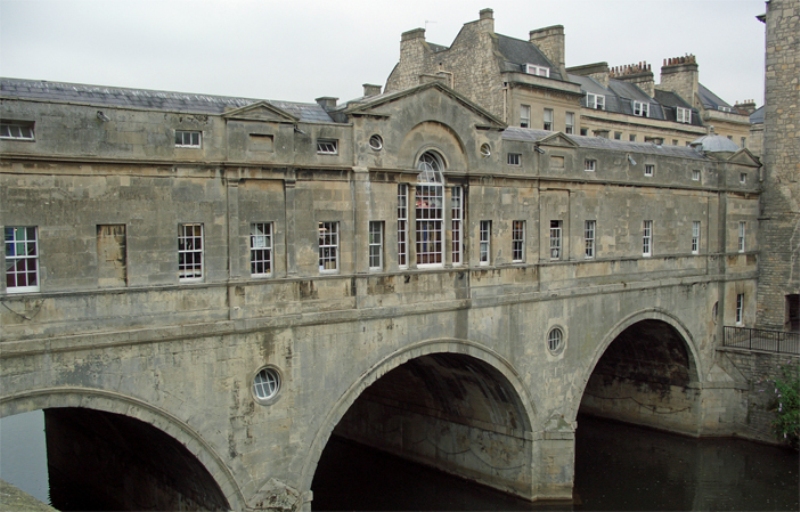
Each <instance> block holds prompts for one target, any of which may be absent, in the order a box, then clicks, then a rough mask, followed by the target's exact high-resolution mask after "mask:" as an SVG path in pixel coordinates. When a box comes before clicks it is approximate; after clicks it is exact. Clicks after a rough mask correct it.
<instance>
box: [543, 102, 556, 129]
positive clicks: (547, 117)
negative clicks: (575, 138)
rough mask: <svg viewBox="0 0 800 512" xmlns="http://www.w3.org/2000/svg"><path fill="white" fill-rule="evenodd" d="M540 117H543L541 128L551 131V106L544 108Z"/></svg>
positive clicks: (552, 117) (552, 115)
mask: <svg viewBox="0 0 800 512" xmlns="http://www.w3.org/2000/svg"><path fill="white" fill-rule="evenodd" d="M542 119H543V123H542V127H543V129H544V130H546V131H548V132H552V131H553V119H554V113H553V109H552V108H546V109H544V114H543V117H542Z"/></svg>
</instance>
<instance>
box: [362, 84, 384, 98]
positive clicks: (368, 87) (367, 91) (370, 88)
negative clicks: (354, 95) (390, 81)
mask: <svg viewBox="0 0 800 512" xmlns="http://www.w3.org/2000/svg"><path fill="white" fill-rule="evenodd" d="M363 87H364V97H365V98H370V97H372V96H377V95H379V94H380V93H381V86H380V85H373V84H363Z"/></svg>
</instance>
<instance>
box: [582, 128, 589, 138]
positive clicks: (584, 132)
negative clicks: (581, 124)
mask: <svg viewBox="0 0 800 512" xmlns="http://www.w3.org/2000/svg"><path fill="white" fill-rule="evenodd" d="M581 135H583V136H584V137H585V136H587V135H589V129H588V128H581Z"/></svg>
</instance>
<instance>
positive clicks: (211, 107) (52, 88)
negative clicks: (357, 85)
mask: <svg viewBox="0 0 800 512" xmlns="http://www.w3.org/2000/svg"><path fill="white" fill-rule="evenodd" d="M0 96H2V97H7V98H22V99H37V100H49V101H59V102H69V103H78V104H84V105H97V106H109V107H134V108H142V109H148V110H161V111H169V112H185V113H195V114H223V113H225V112H226V111H228V110H233V109H235V108H240V107H245V106H247V105H252V104H253V103H258V102H260V101H267V102H268V103H270V104H271V105H273V106H275V107H277V108H279V109H281V110H285V111H286V112H287V113H289V114H291V115H293V116H295V117H296V118H298V119H300V121H303V122H322V123H332V122H333V119H331V117H330V116H329V115H328V113H327V112H325V110H323V108H322V107H321V106H319V104H317V103H295V102H288V101H274V100H261V99H251V98H233V97H227V96H211V95H206V94H192V93H183V92H171V91H154V90H148V89H127V88H122V87H106V86H101V85H86V84H71V83H65V82H48V81H46V80H22V79H18V78H0Z"/></svg>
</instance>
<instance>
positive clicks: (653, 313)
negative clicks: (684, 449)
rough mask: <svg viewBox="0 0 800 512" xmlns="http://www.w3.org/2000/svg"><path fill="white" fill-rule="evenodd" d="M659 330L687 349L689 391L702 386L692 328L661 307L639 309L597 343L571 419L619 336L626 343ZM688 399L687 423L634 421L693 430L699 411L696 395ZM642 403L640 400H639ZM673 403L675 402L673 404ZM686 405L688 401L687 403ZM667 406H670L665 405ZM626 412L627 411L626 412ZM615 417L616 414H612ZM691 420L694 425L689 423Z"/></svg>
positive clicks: (668, 340)
mask: <svg viewBox="0 0 800 512" xmlns="http://www.w3.org/2000/svg"><path fill="white" fill-rule="evenodd" d="M653 332H656V333H659V334H660V335H663V336H664V337H665V338H666V343H671V344H672V345H673V347H672V348H676V346H677V345H679V346H680V348H681V349H682V350H685V369H686V372H685V375H683V372H681V375H682V377H683V378H682V382H683V384H682V385H683V387H684V388H685V390H686V391H687V392H696V391H698V390H699V386H698V383H699V382H702V380H703V374H702V365H701V364H700V355H699V352H698V350H697V343H696V342H695V340H694V338H693V336H692V334H691V332H690V331H689V329H688V328H687V327H686V325H684V324H683V322H681V321H680V319H679V318H678V317H676V316H675V315H673V314H671V313H669V312H667V311H664V310H662V309H658V308H649V309H644V310H640V311H637V312H635V313H632V314H630V315H628V316H627V317H625V318H623V319H621V320H620V321H619V322H617V323H616V324H615V325H614V326H613V327H612V328H611V329H610V330H609V331H608V332H607V333H606V334H605V336H604V337H603V339H602V340H601V342H600V343H598V344H597V345H596V347H595V349H594V352H593V354H592V358H591V360H590V364H589V365H587V367H586V371H585V372H584V374H583V375H582V378H581V381H580V386H581V387H580V389H579V393H578V394H577V395H576V396H578V397H579V400H577V401H576V402H575V403H574V409H573V411H572V419H573V420H575V419H576V418H577V415H578V412H579V409H581V405H582V404H584V403H585V399H586V398H587V396H586V395H587V392H588V391H589V388H590V383H591V380H592V379H593V376H594V375H595V372H596V371H597V370H598V368H599V366H601V361H602V360H603V358H604V357H605V356H607V355H608V354H610V353H611V352H612V351H611V350H609V349H611V348H612V347H611V345H612V344H613V343H614V342H616V341H618V340H619V343H625V342H627V341H629V340H630V339H631V338H633V337H635V336H637V335H642V334H648V333H653ZM678 359H679V360H678V361H674V362H675V363H682V362H683V361H682V359H683V357H679V358H678ZM662 362H663V363H665V364H669V363H671V361H662ZM664 388H665V389H662V390H661V393H660V394H661V398H664V397H665V396H666V395H668V394H669V391H668V389H666V388H669V386H668V385H666V384H665V385H664ZM626 399H628V400H634V399H633V398H631V397H627V398H626ZM685 402H686V403H687V404H691V405H686V410H687V411H689V410H690V409H691V411H689V412H687V417H691V418H692V419H691V420H690V421H689V423H687V420H686V419H684V421H683V425H681V426H675V425H669V424H664V425H659V424H657V423H653V422H650V421H647V420H643V421H633V422H634V423H642V424H650V425H651V426H654V427H663V428H666V429H667V430H679V431H684V432H687V433H692V432H693V431H694V430H695V429H696V415H697V408H696V406H697V397H696V396H692V397H688V398H687V399H686V400H685ZM640 405H641V404H640ZM673 405H674V404H673ZM684 405H685V404H684ZM647 407H650V408H652V410H653V411H654V412H655V411H656V409H657V407H656V406H655V405H652V404H650V405H648V406H647ZM665 409H668V407H665ZM623 416H624V415H623ZM610 417H613V416H610ZM615 419H622V420H623V421H627V420H631V418H630V417H628V418H622V417H620V418H615ZM690 423H691V425H690Z"/></svg>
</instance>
